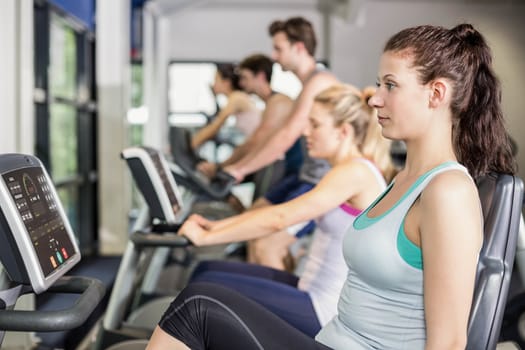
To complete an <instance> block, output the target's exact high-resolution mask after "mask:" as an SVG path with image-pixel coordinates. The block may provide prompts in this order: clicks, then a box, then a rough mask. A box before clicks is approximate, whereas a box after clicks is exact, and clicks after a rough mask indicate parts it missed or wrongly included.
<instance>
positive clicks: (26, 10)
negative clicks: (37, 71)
mask: <svg viewBox="0 0 525 350" xmlns="http://www.w3.org/2000/svg"><path fill="white" fill-rule="evenodd" d="M0 43H2V47H3V50H2V54H1V55H0V106H1V107H2V112H1V113H2V114H1V116H0V120H1V128H0V153H11V152H23V153H33V152H34V132H28V130H33V128H34V117H33V76H34V75H33V51H34V50H33V3H32V1H30V0H22V1H20V0H4V1H2V5H1V11H0Z"/></svg>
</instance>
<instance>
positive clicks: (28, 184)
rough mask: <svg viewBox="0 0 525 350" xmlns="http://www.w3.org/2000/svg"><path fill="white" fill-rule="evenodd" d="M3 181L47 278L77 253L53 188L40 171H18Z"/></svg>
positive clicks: (9, 173)
mask: <svg viewBox="0 0 525 350" xmlns="http://www.w3.org/2000/svg"><path fill="white" fill-rule="evenodd" d="M3 178H4V181H5V183H6V185H7V188H8V190H9V192H10V194H11V196H12V198H13V202H14V204H15V206H16V208H17V209H18V212H19V214H20V217H21V218H22V222H23V223H24V225H25V227H26V229H27V232H28V234H29V236H30V238H31V242H32V244H33V247H34V249H35V252H36V255H37V257H38V261H39V262H40V266H41V267H42V272H43V273H44V276H45V277H47V276H49V274H50V273H52V272H53V271H54V270H55V269H57V268H58V267H59V266H60V265H62V264H64V263H65V262H66V261H67V260H68V259H69V258H70V257H71V256H72V255H73V254H74V253H75V249H74V246H73V243H72V242H71V239H70V236H69V234H68V232H67V230H66V227H65V225H64V221H63V220H62V217H61V216H60V212H59V211H58V207H57V201H56V199H55V198H54V196H53V192H51V186H52V185H51V184H49V183H48V181H47V180H46V177H45V175H44V173H43V172H42V169H41V168H37V167H35V168H24V169H18V170H14V171H11V172H8V173H5V174H3Z"/></svg>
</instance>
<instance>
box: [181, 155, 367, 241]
mask: <svg viewBox="0 0 525 350" xmlns="http://www.w3.org/2000/svg"><path fill="white" fill-rule="evenodd" d="M362 167H363V165H362V164H360V163H358V162H354V163H351V162H349V163H344V164H340V165H337V166H335V167H334V168H332V169H331V170H330V171H329V172H328V173H327V174H326V175H325V176H324V177H323V178H322V179H321V181H320V182H319V183H318V184H317V185H316V186H315V187H314V188H313V189H312V190H310V191H308V192H307V193H305V194H303V195H301V196H299V197H297V198H295V199H293V200H291V201H288V202H286V203H283V204H279V205H272V206H269V207H264V208H260V209H254V210H250V211H247V212H245V213H243V214H241V215H238V216H235V217H231V218H228V219H227V221H224V222H221V224H220V225H217V226H213V225H212V227H211V228H210V229H206V228H205V227H204V226H203V225H199V224H198V223H196V222H188V223H186V224H184V225H183V226H182V227H181V229H180V230H179V233H180V234H183V235H185V236H187V237H188V238H189V239H190V240H191V241H192V242H193V243H194V244H196V245H211V244H219V243H227V242H237V241H245V240H249V239H254V238H259V237H262V236H264V235H267V234H270V233H274V232H278V231H281V230H283V229H285V228H286V227H288V226H291V225H293V224H297V223H299V222H303V221H307V220H310V219H313V218H316V217H319V216H321V215H323V214H324V213H326V212H327V211H329V210H331V209H333V208H335V207H337V206H338V205H340V204H342V203H343V202H345V201H346V200H347V199H349V198H351V197H353V196H354V195H356V194H357V193H359V191H361V189H362V188H366V187H365V186H367V185H368V184H367V178H368V181H370V178H371V177H370V174H369V173H368V172H367V171H366V170H365V171H364V170H363V168H362Z"/></svg>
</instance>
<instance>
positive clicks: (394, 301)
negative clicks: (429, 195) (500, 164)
mask: <svg viewBox="0 0 525 350" xmlns="http://www.w3.org/2000/svg"><path fill="white" fill-rule="evenodd" d="M449 170H461V171H464V172H465V173H467V174H468V171H467V170H466V168H465V167H463V166H462V165H460V164H458V163H456V162H446V163H443V164H441V165H439V166H437V167H436V168H434V169H432V170H430V171H428V172H427V173H425V174H423V175H422V176H421V177H419V178H418V179H417V180H416V182H415V183H414V184H413V185H412V186H411V187H410V188H409V189H408V191H407V192H406V193H405V194H404V195H403V196H402V197H401V198H400V199H399V200H398V201H397V202H396V203H395V204H394V205H393V206H392V207H391V208H390V209H388V210H387V211H386V212H385V213H383V214H381V215H379V216H377V217H374V218H371V217H369V216H368V212H369V211H370V209H371V208H373V207H374V206H375V205H376V204H377V203H378V202H379V201H380V200H381V198H383V197H384V195H385V194H386V193H387V192H388V191H389V190H390V189H391V188H392V185H393V183H391V184H390V185H389V186H388V188H387V189H386V190H385V192H384V193H383V194H382V195H381V196H380V197H379V198H378V199H376V200H375V202H374V203H372V205H370V207H369V208H367V209H366V210H365V211H363V213H362V214H361V215H360V216H358V217H357V218H356V219H355V221H354V223H353V225H352V227H350V229H349V230H348V232H347V233H346V235H345V238H344V240H343V255H344V258H345V261H346V264H347V265H348V269H349V271H348V276H347V279H346V281H345V284H344V286H343V289H342V291H341V295H340V298H339V302H338V315H337V316H335V317H334V318H333V319H332V320H331V321H330V322H329V323H328V324H327V325H326V326H325V327H323V328H322V329H321V331H320V332H319V334H318V335H317V337H316V340H318V341H319V342H321V343H323V344H325V345H327V346H329V347H331V348H333V349H352V350H365V349H366V350H370V349H382V350H385V349H396V350H419V349H421V350H422V349H424V348H425V341H426V328H425V313H424V303H423V266H422V260H423V259H422V256H421V249H420V248H419V247H418V246H416V245H415V244H413V243H412V242H411V241H409V240H408V238H407V237H406V234H405V232H404V229H403V226H404V220H405V216H406V214H407V213H408V211H409V209H410V207H411V206H412V204H413V203H414V201H415V200H416V199H417V198H418V197H419V195H420V194H421V192H422V191H423V190H424V189H425V187H426V186H427V184H428V183H429V182H430V181H431V180H432V178H434V176H436V175H437V174H439V173H442V172H444V171H449Z"/></svg>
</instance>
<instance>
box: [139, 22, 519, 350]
mask: <svg viewBox="0 0 525 350" xmlns="http://www.w3.org/2000/svg"><path fill="white" fill-rule="evenodd" d="M377 79H378V80H377V86H378V90H377V92H376V94H375V95H374V96H373V97H372V98H371V99H370V101H369V103H370V105H371V106H373V107H375V108H377V109H378V116H379V118H378V119H379V123H380V124H381V126H382V130H383V131H382V132H383V135H384V136H386V137H387V138H390V139H394V140H402V141H404V142H405V144H406V149H407V157H406V164H405V168H404V169H403V170H402V171H401V172H400V173H398V174H397V176H396V178H395V179H394V181H393V182H392V183H391V184H390V186H389V187H388V188H387V189H386V191H385V192H384V193H383V194H382V195H381V196H380V197H379V198H378V199H377V200H376V201H375V202H374V203H373V204H372V205H371V206H370V207H369V208H368V209H366V210H365V211H364V212H363V213H362V214H361V215H360V216H359V217H357V218H356V220H355V222H354V224H353V225H352V227H351V228H350V229H349V230H348V232H347V234H346V236H345V241H344V243H343V244H344V248H343V249H344V255H345V260H346V262H347V264H348V267H349V274H348V277H347V280H346V282H345V286H344V287H343V290H342V293H341V296H340V299H339V314H338V315H337V316H335V317H334V318H333V320H332V321H331V322H330V323H329V324H328V325H327V326H325V327H324V328H323V329H322V330H321V331H320V333H319V334H318V335H317V337H316V340H313V339H310V338H308V337H306V336H304V335H302V334H298V332H295V331H294V329H293V328H291V327H289V326H288V325H287V324H286V323H285V322H280V321H279V320H278V319H277V318H274V317H272V316H273V315H272V314H270V313H269V312H267V311H266V310H265V309H264V308H262V307H260V305H258V304H256V303H253V302H250V300H246V299H245V298H242V297H241V296H240V295H238V294H235V293H232V292H230V291H229V290H227V289H222V288H220V287H218V286H216V285H213V284H199V285H193V286H190V287H189V288H187V289H186V290H185V291H183V293H182V294H181V295H179V297H178V298H177V299H176V300H175V301H174V302H173V304H172V306H171V307H170V309H169V310H168V312H167V313H166V314H165V315H164V317H163V321H165V322H166V324H168V326H167V327H165V328H163V329H164V330H161V329H160V328H157V329H156V331H155V333H154V335H153V338H152V340H151V342H150V345H149V349H155V348H159V349H160V348H164V349H165V348H168V346H169V347H170V348H172V349H187V346H190V347H191V348H192V349H197V348H201V349H204V348H206V349H221V348H228V349H327V348H332V349H352V350H363V349H396V350H399V349H410V350H413V349H421V350H423V349H425V350H435V349H464V348H465V346H466V342H467V339H466V334H467V323H468V317H469V312H470V307H471V302H472V294H473V289H474V280H475V274H476V267H477V258H478V253H479V250H480V248H481V245H482V225H483V224H482V215H481V208H480V202H479V197H478V194H477V190H476V186H475V184H474V181H473V180H472V178H476V177H478V176H480V175H484V174H486V173H487V172H490V171H497V172H501V173H514V172H515V171H516V165H515V161H514V159H513V157H512V155H511V150H510V146H509V141H508V136H507V133H506V131H505V128H504V123H503V115H502V110H501V105H500V85H499V82H498V79H497V78H496V76H495V75H494V72H493V69H492V62H491V54H490V49H489V47H488V46H487V44H486V42H485V40H484V38H483V36H482V35H481V34H480V33H479V32H478V31H477V30H475V29H474V28H473V27H472V26H471V25H469V24H461V25H458V26H456V27H454V28H452V29H446V28H443V27H437V26H418V27H413V28H408V29H405V30H402V31H401V32H399V33H397V34H395V35H394V36H393V37H392V38H391V39H390V40H389V41H388V42H387V44H386V46H385V49H384V52H383V55H382V57H381V61H380V66H379V74H378V78H377ZM460 164H461V165H460ZM181 315H182V316H181ZM209 315H213V317H211V316H209ZM165 330H169V334H168V333H166V332H165ZM219 330H220V331H219Z"/></svg>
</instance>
